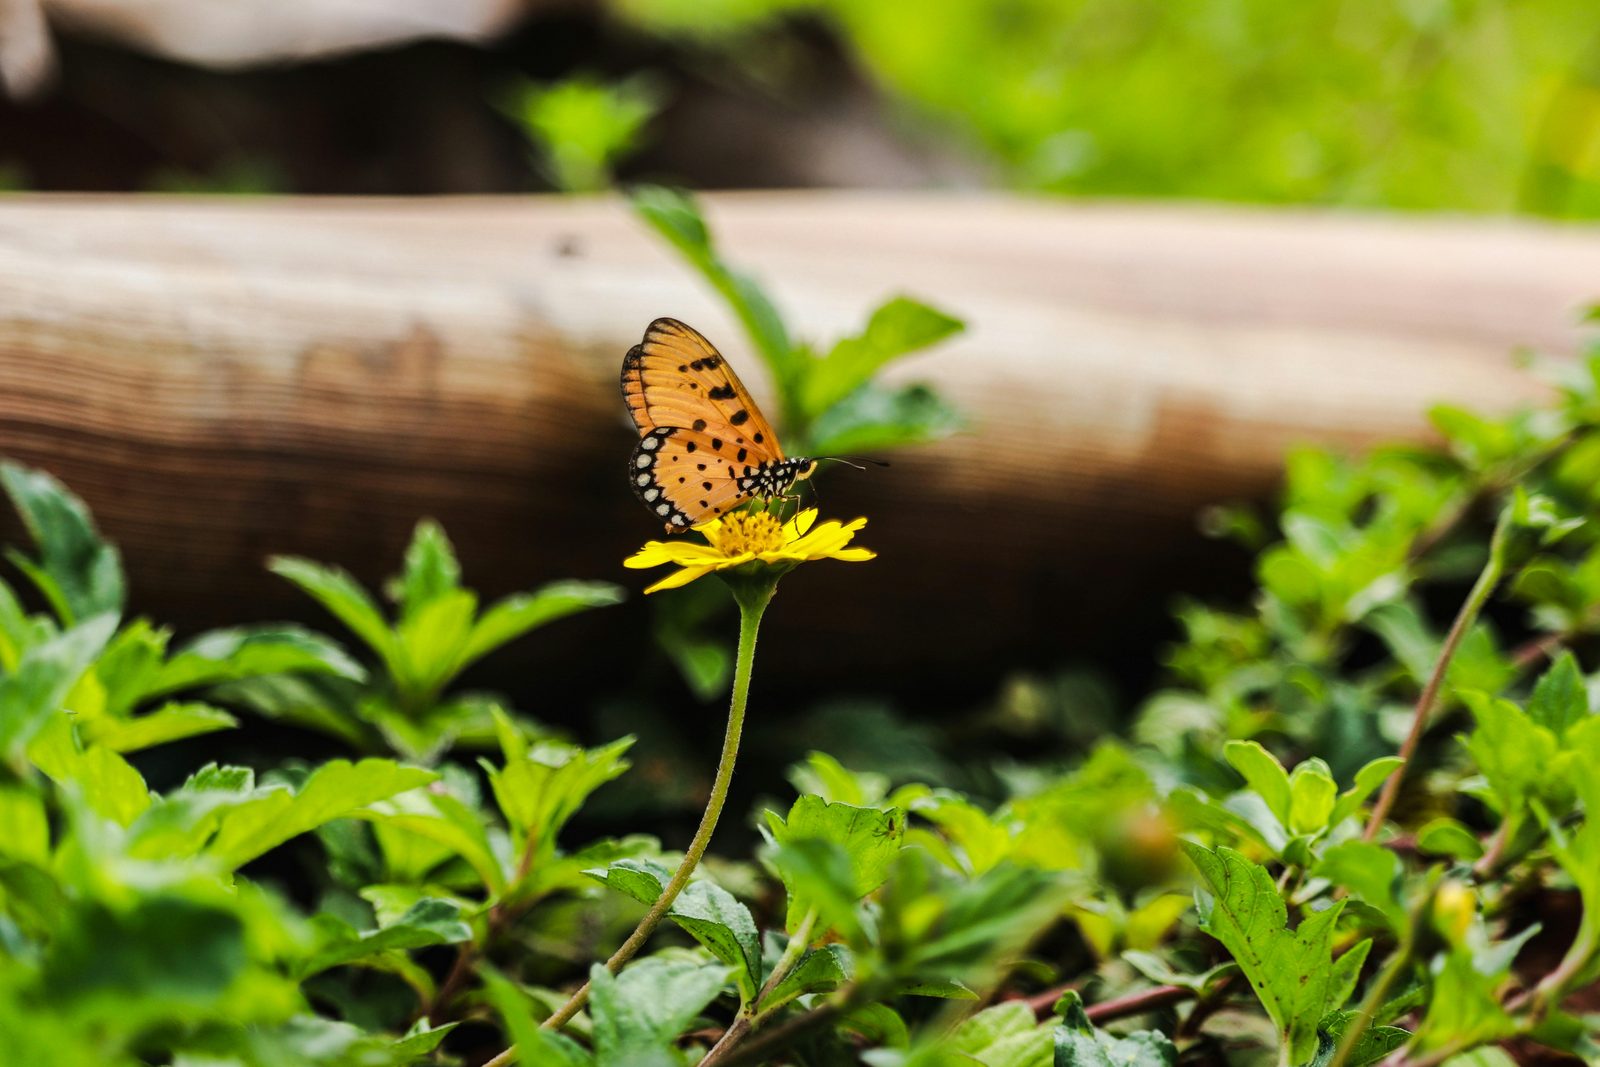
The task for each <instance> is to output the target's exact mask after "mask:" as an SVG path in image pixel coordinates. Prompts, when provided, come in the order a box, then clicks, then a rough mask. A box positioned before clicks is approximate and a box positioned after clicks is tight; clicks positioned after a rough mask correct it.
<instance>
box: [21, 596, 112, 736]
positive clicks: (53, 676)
mask: <svg viewBox="0 0 1600 1067" xmlns="http://www.w3.org/2000/svg"><path fill="white" fill-rule="evenodd" d="M116 626H117V619H116V616H115V615H109V614H107V615H97V616H95V617H94V618H92V619H88V620H86V621H84V622H82V623H79V624H78V625H77V626H74V627H72V628H71V629H69V630H66V631H64V632H62V633H60V634H57V635H55V636H53V637H51V638H49V639H48V640H46V641H44V642H42V643H40V644H36V645H33V646H32V647H31V648H29V649H27V651H25V652H24V653H23V654H22V659H21V660H20V661H19V662H18V664H17V666H16V669H15V670H13V671H11V672H10V673H9V674H7V675H5V676H4V677H0V757H5V758H7V759H9V760H10V761H11V762H12V763H16V762H17V760H18V759H19V758H20V757H21V754H22V751H23V749H24V748H25V747H26V745H27V744H28V742H29V741H30V740H31V739H32V738H33V736H34V734H36V733H37V732H38V731H39V730H40V729H41V728H42V727H43V726H44V725H45V723H46V722H48V721H49V719H50V717H51V716H53V715H55V714H56V713H58V712H59V711H60V710H61V708H62V703H63V701H65V700H66V698H67V694H68V693H69V692H71V691H72V687H73V686H74V685H76V684H77V682H78V679H79V678H81V677H82V676H83V673H84V672H85V671H87V670H88V669H89V667H90V665H91V664H92V663H93V662H94V659H95V657H96V656H97V655H99V654H100V650H101V649H102V648H104V647H105V645H106V642H107V641H109V640H110V639H111V634H112V632H113V631H114V630H115V629H116Z"/></svg>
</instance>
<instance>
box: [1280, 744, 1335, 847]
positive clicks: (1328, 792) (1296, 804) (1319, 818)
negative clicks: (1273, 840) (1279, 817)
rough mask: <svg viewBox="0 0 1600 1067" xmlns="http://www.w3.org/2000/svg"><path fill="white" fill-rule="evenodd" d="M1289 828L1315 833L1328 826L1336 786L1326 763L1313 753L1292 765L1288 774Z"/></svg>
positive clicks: (1297, 831) (1294, 830) (1305, 832)
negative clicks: (1292, 771) (1290, 772)
mask: <svg viewBox="0 0 1600 1067" xmlns="http://www.w3.org/2000/svg"><path fill="white" fill-rule="evenodd" d="M1289 792H1290V801H1289V824H1288V825H1289V829H1290V830H1291V831H1293V832H1294V833H1297V834H1314V833H1318V832H1319V831H1321V830H1324V829H1326V828H1327V826H1328V819H1329V817H1330V816H1331V815H1332V814H1333V807H1334V799H1335V797H1336V796H1337V794H1338V792H1339V787H1338V786H1337V785H1335V784H1334V781H1333V772H1331V771H1330V770H1328V765H1327V764H1326V763H1324V762H1323V761H1322V760H1320V759H1318V758H1316V757H1315V756H1313V757H1312V758H1311V759H1308V760H1302V761H1301V762H1300V763H1298V764H1296V765H1295V768H1294V773H1293V774H1291V775H1290V776H1289Z"/></svg>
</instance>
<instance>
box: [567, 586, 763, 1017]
mask: <svg viewBox="0 0 1600 1067" xmlns="http://www.w3.org/2000/svg"><path fill="white" fill-rule="evenodd" d="M764 570H767V569H765V568H764ZM729 585H730V586H731V587H732V589H733V597H734V599H735V600H737V601H738V602H739V653H738V658H737V660H736V661H735V663H734V668H733V699H732V700H731V702H730V703H729V705H728V729H727V732H726V733H725V734H723V738H722V758H721V760H720V761H718V763H717V774H716V777H715V778H714V779H713V780H712V783H711V798H710V799H709V800H708V801H706V810H705V813H704V814H703V815H701V816H700V828H699V829H697V830H696V831H695V832H694V839H693V840H691V841H690V842H689V848H688V849H687V850H686V851H685V852H684V854H683V862H682V863H679V864H678V869H677V871H676V872H675V873H674V874H673V875H672V880H671V881H670V882H668V883H667V885H666V888H665V889H663V890H662V891H661V896H660V897H659V898H657V900H656V902H655V903H654V904H653V905H651V906H650V910H649V911H648V912H646V913H645V917H644V918H643V919H640V920H639V925H638V926H637V927H635V928H634V931H633V933H632V934H630V935H629V936H628V939H627V940H626V941H624V942H623V943H622V947H621V948H619V949H617V951H616V952H614V953H612V955H611V958H610V959H608V960H606V970H608V971H610V972H611V973H612V974H616V973H617V972H618V971H620V970H622V965H623V964H624V963H627V962H628V961H629V960H630V959H632V958H633V957H634V955H635V954H636V953H638V951H639V949H641V948H642V947H644V943H645V942H646V941H647V940H649V938H650V935H651V934H652V933H654V932H655V929H656V927H657V926H658V925H660V923H661V920H662V919H664V918H666V915H667V912H668V911H669V910H670V909H671V908H672V902H673V901H675V900H677V899H678V894H679V893H681V892H683V887H684V886H686V885H688V884H689V876H690V875H692V874H694V869H695V868H696V867H697V866H699V864H700V858H701V857H702V856H704V855H705V851H706V846H707V845H709V844H710V843H711V834H712V832H713V831H715V830H716V828H717V819H718V818H719V817H721V815H722V805H723V804H724V803H726V801H727V799H728V785H729V783H731V782H732V781H733V764H734V760H735V759H736V758H737V757H738V755H739V737H740V735H741V734H742V733H743V732H744V709H745V701H746V700H747V699H748V697H749V695H750V670H751V666H752V664H753V663H754V662H755V656H756V633H757V631H758V630H759V629H760V628H761V614H762V612H764V611H765V610H766V607H767V604H768V602H769V601H771V599H772V593H773V590H774V589H775V588H776V587H777V575H776V574H770V575H769V574H766V573H762V574H758V575H751V576H746V577H744V578H743V580H739V581H736V582H735V581H730V582H729ZM588 999H589V983H588V982H585V983H584V984H583V985H582V986H581V987H580V988H579V989H578V991H577V992H576V993H574V994H572V996H571V997H570V998H569V999H568V1000H567V1002H566V1003H565V1004H563V1005H561V1007H560V1009H558V1010H557V1011H556V1012H555V1014H553V1015H551V1016H550V1018H548V1019H546V1020H545V1021H544V1024H543V1025H544V1026H545V1028H546V1029H553V1028H557V1027H561V1026H565V1025H566V1024H567V1023H568V1022H570V1021H571V1020H572V1017H573V1016H574V1015H576V1014H578V1012H579V1011H581V1010H582V1008H583V1006H584V1004H585V1003H586V1002H587V1001H588Z"/></svg>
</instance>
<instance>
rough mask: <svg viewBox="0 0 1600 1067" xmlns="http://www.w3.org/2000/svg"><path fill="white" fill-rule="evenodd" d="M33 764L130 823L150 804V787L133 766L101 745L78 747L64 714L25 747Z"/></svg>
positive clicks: (119, 821) (95, 805) (103, 812)
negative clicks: (73, 786)
mask: <svg viewBox="0 0 1600 1067" xmlns="http://www.w3.org/2000/svg"><path fill="white" fill-rule="evenodd" d="M28 756H29V758H31V759H32V760H33V762H34V765H35V766H37V767H38V768H39V770H41V771H43V772H44V773H45V774H46V775H48V776H49V778H50V780H51V781H54V782H56V783H58V784H62V785H65V784H68V783H71V784H72V785H75V786H76V787H77V788H78V790H79V791H80V793H81V795H82V797H83V800H84V802H85V803H86V804H88V805H89V807H90V809H91V810H93V811H94V812H96V813H97V814H99V815H103V816H105V817H106V818H108V819H111V820H113V821H114V822H116V823H117V824H118V825H119V826H130V825H132V823H133V821H134V820H135V819H137V818H138V817H139V816H140V815H141V814H143V812H144V810H145V809H146V808H148V807H149V806H150V788H149V787H148V786H147V785H145V782H144V778H143V777H141V776H140V774H139V772H138V771H136V770H134V769H133V766H132V765H131V764H130V763H129V762H128V761H127V760H125V759H123V758H122V757H121V756H119V755H118V754H117V753H115V752H113V751H111V750H110V749H109V748H106V747H105V746H104V745H91V746H90V747H88V748H86V749H82V750H80V749H79V748H78V746H77V744H76V743H75V742H74V740H73V736H72V728H71V727H70V726H69V725H68V723H67V720H66V718H65V717H64V716H63V717H62V718H59V719H57V720H56V721H55V723H54V724H52V725H51V726H50V728H49V729H47V730H45V731H42V732H41V733H40V735H39V737H38V738H37V739H36V740H35V742H34V744H33V745H32V746H30V747H29V749H28Z"/></svg>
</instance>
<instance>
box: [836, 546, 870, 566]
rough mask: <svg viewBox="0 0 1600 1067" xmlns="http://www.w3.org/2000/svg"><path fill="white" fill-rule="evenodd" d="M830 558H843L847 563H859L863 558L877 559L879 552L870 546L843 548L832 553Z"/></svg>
mask: <svg viewBox="0 0 1600 1067" xmlns="http://www.w3.org/2000/svg"><path fill="white" fill-rule="evenodd" d="M829 558H830V559H842V560H844V561H845V562H847V563H859V562H861V561H863V560H869V559H877V558H878V554H877V553H876V552H874V551H872V549H870V548H841V549H840V550H839V551H837V552H834V553H832V554H831V555H830V556H829Z"/></svg>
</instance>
